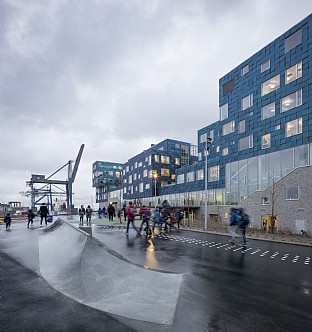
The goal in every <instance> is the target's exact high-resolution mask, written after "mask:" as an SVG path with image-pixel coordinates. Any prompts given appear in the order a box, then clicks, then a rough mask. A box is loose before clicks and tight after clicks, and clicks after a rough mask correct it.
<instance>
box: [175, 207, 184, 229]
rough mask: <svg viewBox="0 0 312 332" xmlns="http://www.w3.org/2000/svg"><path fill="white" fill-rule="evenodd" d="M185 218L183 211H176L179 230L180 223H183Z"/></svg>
mask: <svg viewBox="0 0 312 332" xmlns="http://www.w3.org/2000/svg"><path fill="white" fill-rule="evenodd" d="M183 217H184V213H183V211H181V210H180V209H176V210H175V220H176V222H177V224H178V228H180V223H181V220H182V219H183Z"/></svg>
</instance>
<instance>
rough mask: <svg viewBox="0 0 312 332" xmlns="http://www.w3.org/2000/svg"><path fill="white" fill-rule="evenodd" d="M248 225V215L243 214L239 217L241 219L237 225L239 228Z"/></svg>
mask: <svg viewBox="0 0 312 332" xmlns="http://www.w3.org/2000/svg"><path fill="white" fill-rule="evenodd" d="M249 223H250V221H249V216H248V214H247V213H243V214H242V215H241V219H240V222H239V224H240V225H241V226H247V225H249Z"/></svg>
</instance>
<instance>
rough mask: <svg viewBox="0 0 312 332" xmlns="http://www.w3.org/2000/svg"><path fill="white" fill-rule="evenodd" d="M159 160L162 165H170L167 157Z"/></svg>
mask: <svg viewBox="0 0 312 332" xmlns="http://www.w3.org/2000/svg"><path fill="white" fill-rule="evenodd" d="M160 160H161V163H162V164H170V158H169V157H167V156H161V157H160Z"/></svg>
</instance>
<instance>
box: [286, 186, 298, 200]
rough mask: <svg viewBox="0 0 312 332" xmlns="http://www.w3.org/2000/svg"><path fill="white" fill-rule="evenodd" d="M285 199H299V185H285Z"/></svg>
mask: <svg viewBox="0 0 312 332" xmlns="http://www.w3.org/2000/svg"><path fill="white" fill-rule="evenodd" d="M285 199H288V200H292V199H299V187H286V192H285Z"/></svg>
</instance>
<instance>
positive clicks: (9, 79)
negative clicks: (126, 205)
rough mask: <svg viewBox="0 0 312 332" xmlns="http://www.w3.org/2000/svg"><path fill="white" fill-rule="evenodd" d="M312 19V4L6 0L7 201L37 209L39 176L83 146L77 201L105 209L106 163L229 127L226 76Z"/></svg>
mask: <svg viewBox="0 0 312 332" xmlns="http://www.w3.org/2000/svg"><path fill="white" fill-rule="evenodd" d="M311 12H312V1H311V0H297V1H293V0H274V1H269V0H261V1H260V0H214V1H213V0H84V1H83V0H71V1H65V0H42V1H38V0H20V1H18V0H2V1H1V2H0V32H1V33H0V49H1V75H0V92H1V93H0V107H1V108H0V137H1V140H0V142H1V143H0V156H1V157H0V158H1V159H0V202H4V203H7V202H8V201H21V202H23V204H25V205H29V202H30V200H29V198H26V197H22V196H21V195H19V192H21V191H25V190H27V188H26V181H28V180H30V176H31V174H45V175H46V176H49V175H50V174H52V173H53V172H54V171H55V170H57V169H58V168H59V167H61V166H63V165H64V164H66V163H67V161H68V160H74V159H75V158H76V156H77V153H78V150H79V148H80V145H81V144H82V143H84V144H85V150H84V154H83V156H82V159H81V164H80V167H79V169H78V173H77V176H76V181H75V183H74V193H75V194H74V203H75V205H76V206H77V205H80V204H91V203H92V200H93V203H95V198H94V197H95V189H94V188H92V183H91V179H92V163H93V162H94V161H96V160H105V161H114V162H121V163H124V162H126V161H127V160H128V159H129V158H131V157H132V156H134V155H136V154H138V153H140V152H141V151H143V150H145V149H147V148H149V147H150V144H151V143H158V142H160V141H162V140H164V139H166V138H172V139H177V140H183V141H188V142H191V143H197V130H198V129H200V128H203V127H205V126H206V125H208V124H209V123H212V122H214V121H217V120H218V80H219V78H221V77H222V76H223V75H225V74H226V73H227V72H229V71H230V70H232V69H233V68H234V67H236V66H238V65H239V64H240V63H241V62H243V61H244V60H246V59H247V58H248V57H250V56H251V55H253V54H254V53H255V52H257V51H258V50H260V49H261V48H262V47H264V46H266V45H267V44H268V43H270V42H271V41H273V40H274V39H276V38H277V37H279V36H280V35H281V34H282V33H284V32H285V31H286V30H288V29H289V28H291V27H292V26H293V25H295V24H296V23H298V22H300V21H301V20H302V19H304V18H305V17H306V16H308V15H309V14H310V13H311ZM66 177H67V175H66V172H64V173H62V172H61V173H60V174H59V176H57V177H54V178H57V179H60V180H65V179H66Z"/></svg>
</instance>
